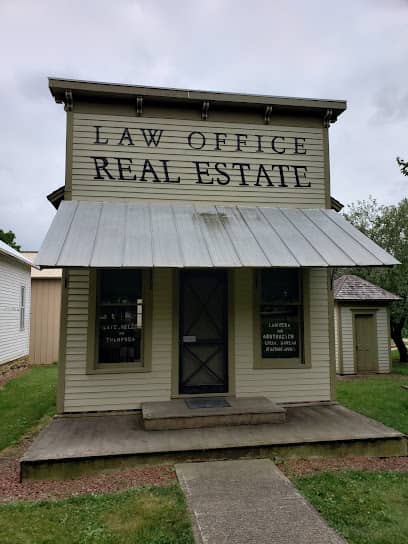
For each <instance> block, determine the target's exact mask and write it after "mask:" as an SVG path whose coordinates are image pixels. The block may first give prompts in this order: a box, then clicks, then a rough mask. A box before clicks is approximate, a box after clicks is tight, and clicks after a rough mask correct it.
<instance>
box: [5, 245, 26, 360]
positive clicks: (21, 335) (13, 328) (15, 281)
mask: <svg viewBox="0 0 408 544" xmlns="http://www.w3.org/2000/svg"><path fill="white" fill-rule="evenodd" d="M30 285H31V276H30V267H29V266H27V265H25V264H22V263H19V262H18V261H16V260H15V259H12V258H9V257H6V256H4V255H0V364H4V363H7V362H9V361H13V360H14V359H19V358H20V357H26V356H27V355H28V350H29V338H30V300H31V287H30ZM22 286H24V287H25V319H24V322H25V326H24V330H20V296H21V287H22Z"/></svg>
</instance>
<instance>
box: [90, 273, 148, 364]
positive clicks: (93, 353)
mask: <svg viewBox="0 0 408 544" xmlns="http://www.w3.org/2000/svg"><path fill="white" fill-rule="evenodd" d="M104 270H112V269H111V268H102V269H97V270H91V271H90V273H89V302H88V303H89V309H88V357H87V367H86V373H87V374H123V373H125V374H126V373H129V372H150V371H151V359H152V358H151V350H152V342H151V338H152V275H151V273H149V271H147V270H141V269H138V268H135V269H132V270H134V271H135V272H141V275H142V299H143V321H142V323H143V327H142V338H141V360H140V361H137V362H122V363H100V362H99V361H98V360H97V355H98V349H99V346H98V338H99V337H98V332H97V326H98V320H97V302H98V290H99V285H100V273H101V272H103V271H104ZM117 270H118V271H120V269H117Z"/></svg>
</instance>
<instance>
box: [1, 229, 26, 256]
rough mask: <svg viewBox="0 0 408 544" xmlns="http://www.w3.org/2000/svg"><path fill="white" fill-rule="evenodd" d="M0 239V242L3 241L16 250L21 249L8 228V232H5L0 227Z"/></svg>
mask: <svg viewBox="0 0 408 544" xmlns="http://www.w3.org/2000/svg"><path fill="white" fill-rule="evenodd" d="M0 240H2V242H5V243H6V244H7V245H9V246H10V247H12V248H14V249H16V250H17V251H21V246H19V245H18V244H17V243H16V235H15V234H14V232H13V231H11V230H9V231H8V232H6V231H4V230H2V229H0Z"/></svg>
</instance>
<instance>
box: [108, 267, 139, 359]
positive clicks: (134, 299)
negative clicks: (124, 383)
mask: <svg viewBox="0 0 408 544" xmlns="http://www.w3.org/2000/svg"><path fill="white" fill-rule="evenodd" d="M99 275H100V282H99V285H100V292H99V297H98V308H97V334H98V346H99V350H98V351H99V357H98V362H99V363H124V362H137V361H140V360H141V355H142V353H141V351H142V325H143V299H142V276H141V272H140V271H137V270H103V271H100V273H99Z"/></svg>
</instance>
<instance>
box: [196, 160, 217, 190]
mask: <svg viewBox="0 0 408 544" xmlns="http://www.w3.org/2000/svg"><path fill="white" fill-rule="evenodd" d="M194 164H195V167H196V172H197V181H196V183H203V184H204V185H212V184H213V183H214V180H213V179H211V180H210V181H203V178H202V177H201V176H203V175H204V176H208V168H209V166H210V163H209V162H203V161H194ZM202 164H203V165H205V167H204V168H202V167H201V165H202Z"/></svg>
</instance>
